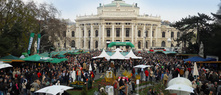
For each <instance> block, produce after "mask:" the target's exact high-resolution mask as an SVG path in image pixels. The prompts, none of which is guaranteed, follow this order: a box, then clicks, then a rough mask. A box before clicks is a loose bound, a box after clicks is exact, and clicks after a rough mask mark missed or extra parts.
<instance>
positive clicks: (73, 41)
mask: <svg viewBox="0 0 221 95" xmlns="http://www.w3.org/2000/svg"><path fill="white" fill-rule="evenodd" d="M139 10H140V8H139V7H138V6H137V4H127V3H125V1H122V0H114V1H112V2H111V3H110V4H105V5H101V4H100V6H99V7H97V14H96V15H84V16H77V17H76V20H75V21H76V23H75V24H71V25H68V26H67V32H66V35H67V38H69V39H70V40H69V41H67V44H66V45H67V48H71V47H75V48H78V49H79V48H80V49H103V48H104V49H106V48H107V45H108V44H109V43H110V42H127V41H129V42H131V43H133V44H134V45H135V49H137V50H141V49H150V48H151V47H171V46H172V47H173V46H175V45H176V42H175V41H174V40H175V39H176V38H177V37H179V35H180V32H178V30H176V29H174V28H172V27H170V26H169V25H168V24H165V22H163V23H162V20H161V18H160V17H159V16H150V15H140V14H139ZM68 45H70V46H68ZM127 48H128V47H127ZM124 49H125V48H124Z"/></svg>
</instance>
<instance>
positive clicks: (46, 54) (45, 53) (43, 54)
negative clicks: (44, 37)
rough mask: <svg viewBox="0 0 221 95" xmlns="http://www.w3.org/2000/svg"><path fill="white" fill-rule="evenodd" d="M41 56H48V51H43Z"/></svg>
mask: <svg viewBox="0 0 221 95" xmlns="http://www.w3.org/2000/svg"><path fill="white" fill-rule="evenodd" d="M40 56H44V57H48V52H44V53H41V54H40Z"/></svg>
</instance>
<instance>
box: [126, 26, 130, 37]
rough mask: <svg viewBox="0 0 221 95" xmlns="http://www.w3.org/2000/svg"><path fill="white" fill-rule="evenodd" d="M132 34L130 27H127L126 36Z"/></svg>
mask: <svg viewBox="0 0 221 95" xmlns="http://www.w3.org/2000/svg"><path fill="white" fill-rule="evenodd" d="M129 36H130V28H126V37H129Z"/></svg>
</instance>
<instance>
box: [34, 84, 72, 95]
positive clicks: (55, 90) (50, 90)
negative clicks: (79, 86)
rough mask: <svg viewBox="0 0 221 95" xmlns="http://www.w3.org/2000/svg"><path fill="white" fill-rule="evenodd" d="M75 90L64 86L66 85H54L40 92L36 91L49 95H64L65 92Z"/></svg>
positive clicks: (39, 91)
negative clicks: (61, 94)
mask: <svg viewBox="0 0 221 95" xmlns="http://www.w3.org/2000/svg"><path fill="white" fill-rule="evenodd" d="M69 89H73V87H69V86H64V85H52V86H48V87H44V88H42V89H40V90H38V91H35V93H47V94H52V95H56V94H57V93H62V92H63V91H65V90H69Z"/></svg>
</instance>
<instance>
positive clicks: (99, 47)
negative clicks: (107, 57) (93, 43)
mask: <svg viewBox="0 0 221 95" xmlns="http://www.w3.org/2000/svg"><path fill="white" fill-rule="evenodd" d="M98 36H99V41H98V49H101V25H99V31H98Z"/></svg>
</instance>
